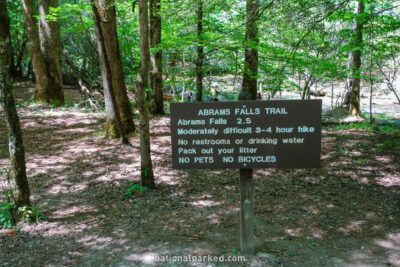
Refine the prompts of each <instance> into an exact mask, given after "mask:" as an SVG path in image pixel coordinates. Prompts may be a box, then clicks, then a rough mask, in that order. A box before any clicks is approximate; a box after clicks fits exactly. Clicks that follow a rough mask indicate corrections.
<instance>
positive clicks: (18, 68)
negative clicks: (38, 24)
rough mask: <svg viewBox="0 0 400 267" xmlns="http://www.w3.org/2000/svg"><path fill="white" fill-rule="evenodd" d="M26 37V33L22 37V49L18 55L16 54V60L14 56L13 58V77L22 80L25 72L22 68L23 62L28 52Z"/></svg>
mask: <svg viewBox="0 0 400 267" xmlns="http://www.w3.org/2000/svg"><path fill="white" fill-rule="evenodd" d="M26 43H27V40H26V35H25V33H24V34H23V36H22V43H21V46H20V49H19V50H18V53H17V54H16V59H14V56H13V57H12V58H11V62H12V63H11V77H13V78H22V72H23V67H22V60H23V57H24V54H25V50H26Z"/></svg>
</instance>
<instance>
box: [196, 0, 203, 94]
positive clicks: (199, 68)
mask: <svg viewBox="0 0 400 267" xmlns="http://www.w3.org/2000/svg"><path fill="white" fill-rule="evenodd" d="M203 44H204V39H203V1H202V0H198V3H197V60H196V100H197V102H201V101H202V100H203V64H204V47H203Z"/></svg>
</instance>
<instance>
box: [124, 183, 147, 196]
mask: <svg viewBox="0 0 400 267" xmlns="http://www.w3.org/2000/svg"><path fill="white" fill-rule="evenodd" d="M147 190H148V188H147V186H141V185H137V184H131V185H130V186H129V187H128V188H127V189H126V191H125V195H127V196H132V195H133V194H134V193H141V192H145V191H147Z"/></svg>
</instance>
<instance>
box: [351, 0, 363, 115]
mask: <svg viewBox="0 0 400 267" xmlns="http://www.w3.org/2000/svg"><path fill="white" fill-rule="evenodd" d="M364 9H365V5H364V0H358V1H357V3H356V7H355V13H356V21H355V23H354V27H353V30H354V31H355V38H354V41H353V48H354V51H353V52H352V54H353V55H352V64H351V65H352V67H351V72H352V82H351V92H350V107H349V112H350V115H351V116H359V115H360V84H361V79H360V75H361V53H362V48H361V47H362V45H363V27H364V22H363V21H362V20H363V19H362V18H360V15H361V14H362V13H364Z"/></svg>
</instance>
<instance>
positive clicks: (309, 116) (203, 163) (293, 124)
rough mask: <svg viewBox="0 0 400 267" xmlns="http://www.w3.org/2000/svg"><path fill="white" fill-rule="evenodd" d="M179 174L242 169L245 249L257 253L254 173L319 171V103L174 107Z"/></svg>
mask: <svg viewBox="0 0 400 267" xmlns="http://www.w3.org/2000/svg"><path fill="white" fill-rule="evenodd" d="M170 110H171V138H172V142H171V143H172V166H173V168H175V169H228V168H239V169H240V184H241V235H240V236H241V242H240V243H241V250H242V252H243V253H244V254H253V253H254V242H253V231H254V226H253V180H252V169H253V168H319V167H320V156H321V110H322V101H321V100H282V101H237V102H208V103H171V107H170Z"/></svg>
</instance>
